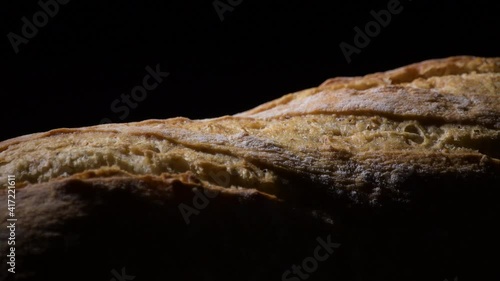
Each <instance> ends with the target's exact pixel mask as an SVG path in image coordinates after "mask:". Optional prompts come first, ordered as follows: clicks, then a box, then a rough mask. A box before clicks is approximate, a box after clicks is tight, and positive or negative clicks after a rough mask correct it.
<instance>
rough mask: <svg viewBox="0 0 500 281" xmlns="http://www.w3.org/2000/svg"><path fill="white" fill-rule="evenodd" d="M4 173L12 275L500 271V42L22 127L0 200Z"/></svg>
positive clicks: (428, 276)
mask: <svg viewBox="0 0 500 281" xmlns="http://www.w3.org/2000/svg"><path fill="white" fill-rule="evenodd" d="M8 175H14V176H15V184H16V188H15V192H16V193H15V194H16V198H15V200H16V209H15V216H16V218H17V219H18V220H17V221H16V223H15V225H16V239H15V241H16V244H15V251H16V252H15V254H16V255H15V260H16V273H15V274H12V273H10V272H8V271H7V269H8V268H9V267H10V266H9V265H8V264H7V262H8V261H9V260H8V258H7V257H6V254H4V253H7V254H8V252H9V250H10V247H11V246H9V245H7V244H4V241H7V240H8V236H9V233H8V232H7V231H5V230H6V225H8V224H9V223H8V222H7V219H8V218H9V214H8V212H7V207H2V208H1V211H0V221H1V223H2V230H1V231H0V235H2V236H1V237H0V238H1V241H2V257H1V258H0V261H2V263H1V266H0V269H1V272H0V276H5V278H6V279H5V280H14V279H7V278H13V277H14V276H15V277H16V278H17V279H15V280H113V278H115V280H120V278H122V280H133V279H132V278H137V279H136V280H305V279H307V280H398V281H403V280H444V279H445V278H448V279H452V278H453V277H454V276H459V278H460V280H462V279H463V280H473V279H467V278H476V279H475V280H479V279H481V278H493V277H498V273H495V270H494V269H495V265H496V264H497V263H496V262H498V258H497V259H496V260H495V259H491V258H489V257H488V253H490V251H491V252H494V251H495V250H499V249H500V247H499V242H498V237H500V236H499V235H498V234H499V231H498V230H496V225H495V224H496V223H497V222H498V218H499V214H500V213H499V211H500V210H499V209H500V208H499V204H498V203H497V198H498V195H499V193H500V192H499V187H500V58H479V57H466V56H463V57H451V58H446V59H437V60H429V61H424V62H421V63H416V64H412V65H408V66H404V67H401V68H398V69H395V70H391V71H387V72H381V73H375V74H370V75H366V76H363V77H337V78H333V79H330V80H328V81H326V82H324V83H323V84H322V85H320V86H318V87H315V88H310V89H307V90H303V91H300V92H297V93H292V94H288V95H285V96H283V97H281V98H279V99H277V100H274V101H271V102H268V103H265V104H263V105H261V106H258V107H256V108H254V109H251V110H248V111H246V112H242V113H239V114H236V115H233V116H223V117H219V118H213V119H204V120H190V119H187V118H172V119H166V120H146V121H143V122H135V123H123V124H105V125H98V126H92V127H85V128H72V129H68V128H65V129H56V130H52V131H49V132H44V133H37V134H32V135H27V136H21V137H18V138H14V139H10V140H6V141H3V142H0V177H1V178H0V182H1V184H2V189H1V190H0V200H1V201H0V202H1V203H0V204H1V205H2V206H6V204H5V203H6V202H7V200H8V198H7V197H8V190H9V189H8V184H7V183H8ZM327 240H328V241H330V242H331V243H330V244H331V245H333V244H335V245H336V246H337V247H336V248H335V250H334V251H333V250H332V249H331V248H330V249H327V248H324V251H325V253H328V255H327V256H328V258H325V260H324V261H319V259H317V258H316V260H315V261H311V260H308V259H307V258H308V257H315V249H316V248H317V246H318V245H323V244H324V242H325V241H327ZM319 241H322V242H319ZM318 243H319V244H318ZM332 243H333V244H332ZM4 250H5V251H4ZM329 250H332V251H329ZM306 260H308V261H306ZM294 265H296V266H298V267H299V269H298V270H297V267H294ZM124 272H126V275H127V276H129V277H127V278H129V279H124V277H123V276H122V277H119V276H118V275H120V274H121V275H124V274H125V273H124ZM131 276H134V277H131ZM2 280H3V279H2ZM482 280H485V279H482ZM490 280H494V279H490Z"/></svg>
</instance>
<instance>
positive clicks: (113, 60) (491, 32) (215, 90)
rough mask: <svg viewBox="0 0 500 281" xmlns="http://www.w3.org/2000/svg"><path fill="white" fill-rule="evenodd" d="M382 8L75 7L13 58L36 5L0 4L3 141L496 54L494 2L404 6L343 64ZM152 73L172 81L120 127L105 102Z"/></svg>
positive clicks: (292, 3)
mask: <svg viewBox="0 0 500 281" xmlns="http://www.w3.org/2000/svg"><path fill="white" fill-rule="evenodd" d="M226 1H227V0H221V2H224V3H227V2H226ZM388 2H389V1H386V0H384V1H364V2H361V1H342V2H341V1H305V0H302V1H296V0H286V1H272V2H271V1H250V0H243V2H242V3H241V4H240V5H238V6H236V7H234V10H233V11H231V12H226V13H224V20H223V21H221V20H220V19H219V16H218V15H217V12H216V11H215V9H214V7H213V1H212V0H209V1H196V2H195V1H190V0H183V1H138V0H137V1H117V0H114V1H99V2H98V1H77V0H72V1H71V2H70V3H68V4H66V5H60V10H59V12H58V13H57V15H55V16H54V17H53V18H51V19H50V20H49V22H48V24H47V25H46V26H44V27H42V28H40V29H39V31H38V33H37V34H36V36H35V37H34V38H32V39H29V42H28V43H27V44H21V45H20V46H19V53H18V54H15V52H14V50H13V48H12V46H11V44H10V43H9V40H8V37H7V34H8V33H9V32H14V33H16V34H21V28H22V26H23V23H22V21H21V18H22V17H24V16H26V17H27V18H29V19H32V17H33V14H34V13H35V12H37V11H39V10H41V8H40V6H39V5H38V4H37V1H17V0H16V1H11V0H9V1H2V5H1V7H0V19H1V30H0V33H1V34H3V35H2V36H3V37H2V38H3V39H2V40H1V48H2V49H1V58H0V79H1V80H0V94H1V109H0V112H1V113H0V114H1V123H0V125H1V136H0V140H3V139H7V138H10V137H15V136H18V135H22V134H28V133H34V132H41V131H46V130H49V129H53V128H59V127H80V126H89V125H95V124H98V123H100V121H101V120H102V119H103V118H110V119H112V120H113V121H114V122H130V121H139V120H144V119H150V118H169V117H176V116H185V117H189V118H192V119H197V118H209V117H216V116H220V115H225V114H234V113H237V112H240V111H243V110H245V109H249V108H252V107H254V106H256V105H258V104H260V103H263V102H265V101H268V100H271V99H274V98H277V97H280V96H282V95H283V94H286V93H289V92H294V91H297V90H301V89H304V88H309V87H313V86H316V85H318V84H320V83H321V82H323V81H324V80H325V79H327V78H330V77H334V76H352V75H363V74H366V73H370V72H375V71H383V70H388V69H391V68H395V67H398V66H402V65H405V64H409V63H413V62H417V61H421V60H425V59H431V58H439V57H447V56H452V55H477V56H498V55H499V50H500V39H499V28H500V24H499V21H500V19H499V16H498V12H499V10H498V8H496V7H493V4H487V3H481V2H480V1H473V2H471V1H416V0H413V1H409V0H401V5H402V6H403V11H402V12H401V13H400V14H398V15H394V16H393V17H392V19H391V22H390V24H389V25H388V26H387V27H385V28H383V29H382V30H381V32H380V34H379V35H378V36H376V37H375V38H373V39H372V40H371V42H370V44H369V45H368V46H367V47H366V48H364V49H362V51H361V53H360V54H354V55H352V62H351V63H347V61H346V59H345V57H344V55H343V54H342V52H341V50H340V48H339V44H340V42H342V41H345V42H347V43H349V44H352V43H353V38H354V31H353V28H354V27H355V26H358V27H361V28H363V27H364V26H365V24H366V23H367V22H369V21H371V20H372V16H371V15H370V11H371V10H375V11H379V10H380V9H384V8H386V7H387V3H388ZM495 2H496V1H491V3H495ZM156 64H160V66H161V70H162V71H166V72H169V73H170V76H169V77H167V78H166V79H165V80H164V81H163V83H161V84H160V86H159V87H157V88H156V89H155V90H154V91H151V92H149V93H148V97H147V98H146V99H145V100H144V101H142V102H140V103H139V105H138V107H137V108H136V109H132V110H131V111H130V114H129V115H128V116H127V117H126V118H124V119H123V120H120V118H119V115H120V114H117V113H115V112H113V111H112V110H111V108H110V105H111V103H112V102H113V100H115V99H117V98H119V97H120V95H121V94H122V93H130V91H131V89H132V88H133V87H134V86H137V85H140V84H141V83H142V79H143V77H144V76H145V75H146V71H145V67H146V66H148V65H149V66H152V67H153V68H154V66H155V65H156Z"/></svg>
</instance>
